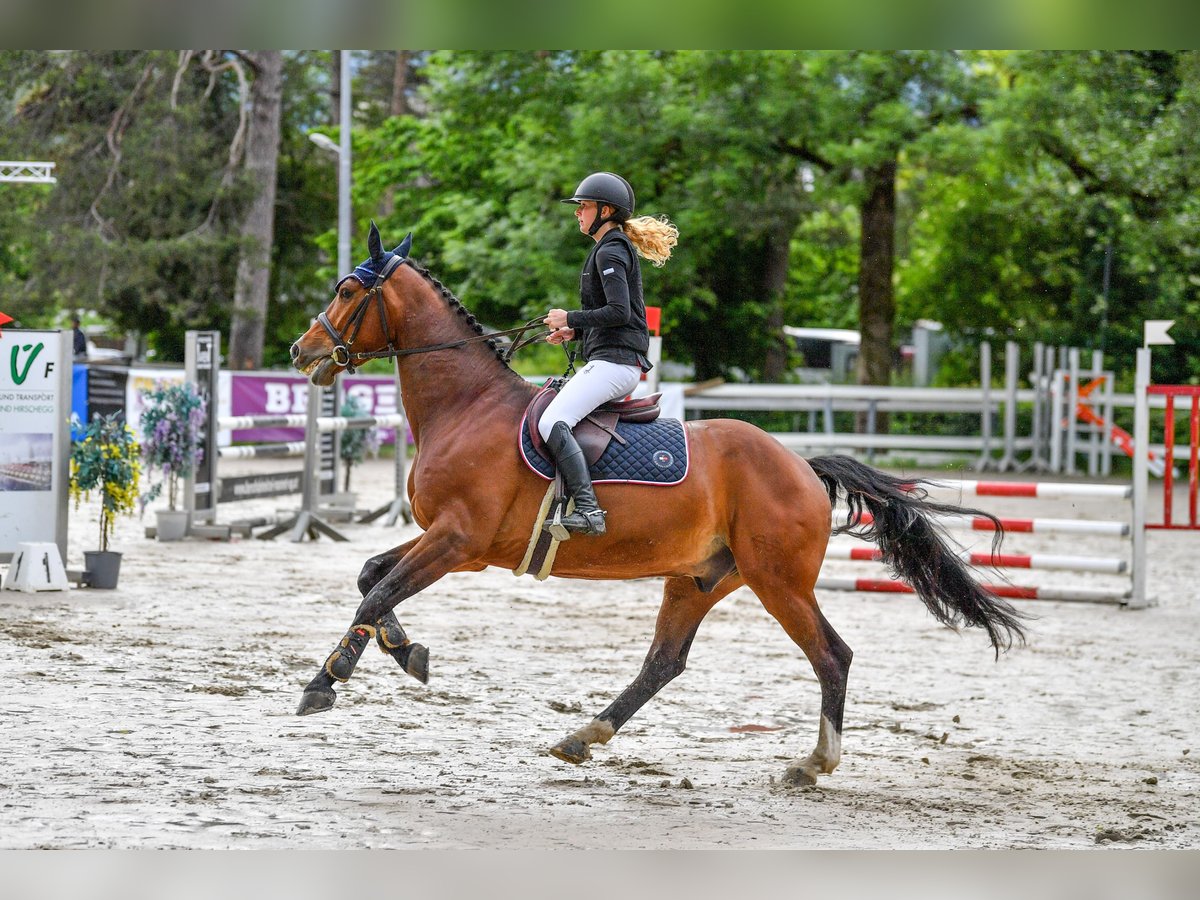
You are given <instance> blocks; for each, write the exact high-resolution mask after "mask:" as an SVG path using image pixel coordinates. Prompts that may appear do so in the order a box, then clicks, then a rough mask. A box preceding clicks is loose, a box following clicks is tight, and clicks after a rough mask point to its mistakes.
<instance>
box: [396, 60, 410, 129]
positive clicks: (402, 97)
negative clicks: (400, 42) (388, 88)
mask: <svg viewBox="0 0 1200 900" xmlns="http://www.w3.org/2000/svg"><path fill="white" fill-rule="evenodd" d="M407 89H408V51H407V50H397V51H396V68H395V69H394V70H393V72H392V115H393V116H407V115H408V114H409V113H410V112H411V110H410V109H409V108H408V94H407V93H406V91H407Z"/></svg>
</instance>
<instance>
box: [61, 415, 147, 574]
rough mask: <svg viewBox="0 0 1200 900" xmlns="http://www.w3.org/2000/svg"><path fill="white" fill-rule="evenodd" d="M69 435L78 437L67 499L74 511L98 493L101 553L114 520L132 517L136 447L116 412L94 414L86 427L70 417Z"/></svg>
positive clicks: (130, 431) (138, 462)
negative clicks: (82, 502) (85, 500)
mask: <svg viewBox="0 0 1200 900" xmlns="http://www.w3.org/2000/svg"><path fill="white" fill-rule="evenodd" d="M72 433H77V434H80V438H79V439H78V440H76V441H74V442H73V443H72V444H71V484H70V492H71V496H72V497H73V498H75V507H76V509H78V508H79V503H80V501H81V500H82V499H84V498H86V497H90V496H91V492H92V491H99V492H100V549H101V550H102V551H104V550H107V549H108V541H109V538H110V537H111V536H112V530H113V526H114V524H115V521H114V520H115V519H116V517H117V516H119V515H132V514H133V511H134V508H135V506H136V505H137V498H138V480H139V478H140V476H141V471H142V467H141V457H140V454H139V449H140V448H139V447H138V442H137V439H136V438H135V436H134V434H133V429H132V428H130V427H129V426H128V425H126V424H125V422H124V420H123V419H122V417H121V414H120V413H113V414H112V415H110V416H99V415H97V416H95V417H93V419H92V421H91V422H90V423H88V425H87V427H86V428H84V427H83V426H82V425H81V424H80V423H79V421H78V420H77V419H74V418H73V421H72Z"/></svg>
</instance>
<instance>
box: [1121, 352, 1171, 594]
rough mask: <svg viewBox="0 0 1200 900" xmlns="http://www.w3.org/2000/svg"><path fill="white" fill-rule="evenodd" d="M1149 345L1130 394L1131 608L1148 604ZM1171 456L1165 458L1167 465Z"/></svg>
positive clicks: (1139, 355) (1140, 354)
mask: <svg viewBox="0 0 1200 900" xmlns="http://www.w3.org/2000/svg"><path fill="white" fill-rule="evenodd" d="M1149 387H1150V348H1149V347H1142V348H1140V349H1139V350H1138V352H1137V374H1136V376H1135V378H1134V388H1133V392H1134V393H1133V398H1134V416H1133V590H1132V593H1131V595H1130V597H1129V608H1130V609H1143V608H1145V607H1146V606H1149V605H1151V601H1150V599H1149V598H1148V597H1147V596H1146V501H1147V496H1148V492H1149V489H1150V465H1149V452H1150V398H1149V395H1148V394H1147V392H1146V389H1147V388H1149ZM1170 464H1171V460H1167V465H1170Z"/></svg>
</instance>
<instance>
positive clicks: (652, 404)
mask: <svg viewBox="0 0 1200 900" xmlns="http://www.w3.org/2000/svg"><path fill="white" fill-rule="evenodd" d="M557 393H558V391H557V390H556V389H555V388H553V387H546V388H543V389H542V390H541V391H539V392H538V393H537V396H535V397H534V398H533V400H531V401H530V403H529V406H528V407H527V408H526V410H525V427H526V429H528V434H529V440H530V442H531V443H532V444H533V449H535V450H536V451H537V452H538V453H540V454H542V456H545V457H547V458H549V457H550V454H549V452H548V451H547V450H546V442H545V441H543V440H542V435H541V432H540V431H538V421H539V420H540V419H541V418H542V413H544V412H545V411H546V407H547V406H549V405H550V401H551V400H553V399H554V397H555V395H556V394H557ZM661 397H662V394H661V393H659V394H650V395H649V396H647V397H635V398H634V399H632V400H610V401H609V402H608V403H605V404H602V405H601V406H598V407H596V409H594V410H592V412H591V413H590V414H588V415H587V416H585V417H584V418H583V420H581V421H580V423H579V424H578V425H576V426H575V428H574V429H573V430H572V433H573V434H574V435H575V440H577V441H578V442H579V447H580V449H581V450H583V455H584V458H585V459H587V462H588V465H589V466H591V465H595V463H596V460H598V459H599V458H600V457H601V456H602V455H603V454H604V450H605V448H607V447H608V445H609V444H610V443H612V442H613V441H614V440H615V441H616V442H617V443H619V444H624V443H626V441H625V438H623V437H621V436H620V435H619V434H617V422H637V423H646V422H653V421H654V420H655V419H657V418H658V416H659V413H661V412H662V408H661V407H660V406H659V405H658V401H659V399H660V398H661Z"/></svg>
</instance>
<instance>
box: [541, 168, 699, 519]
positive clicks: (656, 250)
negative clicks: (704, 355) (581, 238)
mask: <svg viewBox="0 0 1200 900" xmlns="http://www.w3.org/2000/svg"><path fill="white" fill-rule="evenodd" d="M562 202H563V203H574V204H576V207H575V218H576V220H577V221H578V222H579V230H580V231H582V232H583V233H584V234H586V235H588V236H589V237H591V238H592V240H593V241H595V242H596V245H595V246H594V247H593V248H592V251H591V253H589V254H588V257H587V260H586V261H585V262H584V264H583V273H582V275H581V276H580V279H579V298H580V301H581V305H582V307H583V308H582V309H578V310H572V311H571V312H567V311H566V310H565V309H552V310H550V312H549V313H547V314H546V318H545V319H544V320H543V321H544V322H545V324H546V325H548V326H549V327H550V328H551V329H552V330H551V333H550V335H549V336H548V337H547V338H546V340H548V341H549V342H550V343H552V344H562V343H564V342H566V341H570V340H574V339H575V338H577V337H578V338H579V339H580V340H581V342H582V355H583V358H584V359H585V360H587V365H585V366H584V367H583V368H582V369H581V370H580V371H579V372H578V373H577V374H576V375H575V376H574V377H573V378H572V379H571V380H570V381H568V382H567V384H566V386H565V387H563V389H562V390H561V391H559V392H558V395H557V396H556V397H555V398H554V400H553V401H551V403H550V405H549V406H547V407H546V411H545V413H544V414H543V415H542V419H541V421H540V422H539V423H538V430H539V431H540V432H541V435H542V439H543V440H544V441H545V442H546V447H547V449H548V450H549V451H550V455H551V456H552V457H553V459H554V462H555V464H556V465H557V466H558V471H559V472H560V473H561V474H562V477H563V483H564V485H565V487H566V492H567V495H568V496H570V497H574V499H575V510H574V512H572V513H571V515H569V516H563V517H562V518H561V520H560V521H559V523H558V524H561V525H562V526H564V527H565V528H566V529H567V531H575V532H581V533H583V534H604V510H602V509H601V508H600V506H599V504H597V502H596V493H595V491H594V490H593V489H592V479H591V475H590V473H589V472H588V466H587V462H586V461H585V460H584V457H583V451H582V450H580V449H579V444H578V443H576V441H575V436H574V435H573V434H572V433H571V429H572V428H574V427H575V425H576V424H577V423H578V422H579V421H580V420H581V419H583V418H584V417H585V416H586V415H587V414H588V413H590V412H591V411H592V410H594V409H595V408H596V407H597V406H600V405H601V404H602V403H607V402H608V401H609V400H616V399H617V398H619V397H624V396H625V395H626V394H628V393H629V392H630V391H632V390H633V389H634V388H635V387H637V384H638V381H640V380H641V376H642V373H643V372H648V371H650V368H651V363H650V360H649V359H647V358H646V353H647V352H648V350H649V347H650V332H649V329H648V328H647V326H646V304H645V301H644V300H643V298H642V270H641V266H640V265H639V263H638V255H639V254H640V255H641V256H644V257H646V259H648V260H650V261H651V262H653V263H654V264H655V265H656V266H661V265H663V264H664V263H665V262H666V261H667V260H668V259H670V257H671V248H672V247H674V246H675V243H676V241H677V240H678V239H679V229H678V228H676V227H675V226H674V225H672V224H671V223H670V222H669V221H667V219H666V217H663V218H661V219H657V218H654V217H652V216H639V217H638V218H636V219H635V218H631V217H632V216H633V208H634V197H633V188H632V187H630V185H629V182H628V181H626V180H625V179H624V178H622V177H621V176H620V175H614V174H613V173H611V172H596V173H594V174H592V175H589V176H588V177H587V178H585V179H583V181H581V182H580V183H579V187H577V188H576V189H575V193H574V194H573V195H572V196H571V197H569V198H567V199H566V200H563V201H562ZM556 536H557V535H556ZM568 536H569V535H568Z"/></svg>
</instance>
